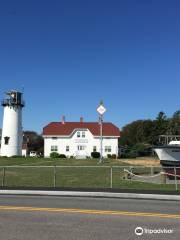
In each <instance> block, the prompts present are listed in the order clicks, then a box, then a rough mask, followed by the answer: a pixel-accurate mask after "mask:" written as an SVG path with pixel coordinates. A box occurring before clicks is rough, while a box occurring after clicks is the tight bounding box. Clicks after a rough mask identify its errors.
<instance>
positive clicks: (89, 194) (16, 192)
mask: <svg viewBox="0 0 180 240" xmlns="http://www.w3.org/2000/svg"><path fill="white" fill-rule="evenodd" d="M0 195H34V196H36V195H37V196H64V197H97V198H123V199H148V200H169V201H180V196H179V195H160V194H141V193H113V192H82V191H39V190H38V191H37V190H0Z"/></svg>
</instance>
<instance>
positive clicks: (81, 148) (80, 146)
mask: <svg viewBox="0 0 180 240" xmlns="http://www.w3.org/2000/svg"><path fill="white" fill-rule="evenodd" d="M77 148H78V150H80V151H81V150H85V146H83V145H79V146H78V147H77Z"/></svg>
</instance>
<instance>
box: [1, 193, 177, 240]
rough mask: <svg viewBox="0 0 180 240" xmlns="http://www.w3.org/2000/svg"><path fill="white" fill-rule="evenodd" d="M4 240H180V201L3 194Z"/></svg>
mask: <svg viewBox="0 0 180 240" xmlns="http://www.w3.org/2000/svg"><path fill="white" fill-rule="evenodd" d="M136 227H141V228H142V229H143V234H142V235H141V236H137V235H136V234H135V228H136ZM152 230H155V231H156V232H157V231H158V232H161V233H155V232H153V233H150V232H152ZM147 231H149V232H148V233H147ZM163 231H164V232H166V233H164V232H163ZM167 232H168V233H167ZM0 239H1V240H16V239H17V240H26V239H27V240H29V239H32V240H36V239H37V240H44V239H45V240H46V239H47V240H51V239H53V240H71V239H73V240H74V239H77V240H81V239H82V240H86V239H87V240H90V239H91V240H96V239H97V240H101V239H102V240H106V239H108V240H109V239H110V240H111V239H112V240H113V239H122V240H134V239H143V240H144V239H158V240H161V239H163V240H166V239H168V240H171V239H176V240H179V239H180V202H176V201H172V202H171V201H152V200H132V199H131V200H127V199H105V198H80V197H75V198H72V197H45V196H43V197H42V196H2V195H1V196H0Z"/></svg>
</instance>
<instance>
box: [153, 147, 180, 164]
mask: <svg viewBox="0 0 180 240" xmlns="http://www.w3.org/2000/svg"><path fill="white" fill-rule="evenodd" d="M154 150H155V152H156V153H157V155H158V157H159V159H160V160H161V161H172V162H180V147H179V148H177V147H175V148H173V147H167V148H166V147H160V148H158V147H157V148H155V149H154Z"/></svg>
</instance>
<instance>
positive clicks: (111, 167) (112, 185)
mask: <svg viewBox="0 0 180 240" xmlns="http://www.w3.org/2000/svg"><path fill="white" fill-rule="evenodd" d="M110 187H111V188H112V187H113V168H112V167H111V186H110Z"/></svg>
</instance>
